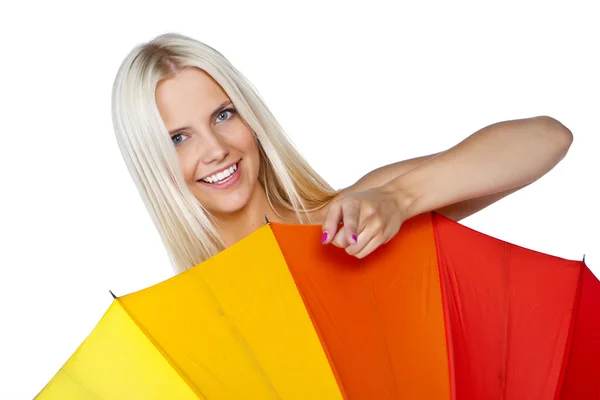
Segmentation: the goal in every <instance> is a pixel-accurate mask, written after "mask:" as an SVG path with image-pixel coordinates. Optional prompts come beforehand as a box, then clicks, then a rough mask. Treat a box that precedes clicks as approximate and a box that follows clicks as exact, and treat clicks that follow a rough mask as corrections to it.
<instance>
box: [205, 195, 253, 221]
mask: <svg viewBox="0 0 600 400" xmlns="http://www.w3.org/2000/svg"><path fill="white" fill-rule="evenodd" d="M240 194H241V193H240ZM215 200H217V201H218V198H216V196H215V197H213V198H211V201H210V203H212V204H210V205H208V204H207V205H206V206H205V208H206V209H207V210H208V211H209V212H210V213H211V214H213V215H215V216H217V217H218V216H222V215H227V214H236V213H238V212H240V211H242V210H243V209H244V208H245V207H246V206H247V205H248V203H249V201H250V199H249V197H248V196H237V195H236V194H230V195H229V196H227V198H225V199H223V201H218V202H216V203H215ZM205 204H206V203H205Z"/></svg>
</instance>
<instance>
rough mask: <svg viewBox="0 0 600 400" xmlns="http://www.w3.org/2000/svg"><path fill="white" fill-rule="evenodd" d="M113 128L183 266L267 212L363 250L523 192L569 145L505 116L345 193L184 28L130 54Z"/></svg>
mask: <svg viewBox="0 0 600 400" xmlns="http://www.w3.org/2000/svg"><path fill="white" fill-rule="evenodd" d="M113 122H114V128H115V132H116V135H117V140H118V143H119V145H120V148H121V151H122V154H123V156H124V158H125V161H126V163H127V165H128V167H129V169H130V172H131V174H132V176H133V178H134V180H135V181H136V183H137V185H138V188H139V190H140V193H141V195H142V197H143V198H144V200H145V202H146V204H147V207H148V209H149V211H150V214H151V215H152V217H153V219H154V221H155V223H156V225H157V227H158V230H159V232H160V234H161V236H162V238H163V241H164V243H165V245H166V247H167V249H168V252H169V254H170V256H171V259H172V262H173V264H174V267H175V270H176V271H177V272H181V271H183V270H185V269H188V268H190V267H192V266H194V265H196V264H198V263H200V262H201V261H203V260H205V259H207V258H208V257H211V256H212V255H214V254H216V253H217V252H219V251H221V250H223V249H224V248H226V247H228V246H230V245H232V244H233V243H235V242H237V241H238V240H240V239H242V238H243V237H245V236H247V235H248V234H250V233H251V232H253V231H254V230H255V229H257V228H258V227H260V226H261V225H263V224H264V221H265V216H266V217H267V218H268V219H269V220H270V221H275V222H281V223H316V224H322V227H323V235H322V238H321V240H322V242H323V244H333V245H335V246H338V247H341V248H345V250H346V252H347V253H348V254H350V255H353V256H355V257H359V258H362V257H365V256H367V255H368V254H370V253H372V252H373V251H374V250H375V249H376V248H377V247H379V246H380V245H382V244H383V243H386V242H387V241H388V240H390V239H391V238H392V237H393V236H394V235H396V233H397V232H398V231H399V229H400V226H401V225H402V223H403V221H405V220H406V219H409V218H411V217H413V216H416V215H418V214H421V213H424V212H428V211H437V212H439V213H441V214H443V215H445V216H447V217H449V218H452V219H454V220H460V219H462V218H464V217H466V216H469V215H471V214H473V213H475V212H477V211H479V210H481V209H483V208H485V207H486V206H488V205H490V204H492V203H494V202H496V201H498V200H499V199H501V198H503V197H505V196H507V195H508V194H510V193H513V192H515V191H517V190H519V189H521V188H523V187H525V186H527V185H528V184H530V183H532V182H534V181H535V180H537V179H538V178H540V177H541V176H543V175H544V174H546V173H547V172H548V171H550V170H551V169H552V168H553V167H554V166H555V165H556V164H557V163H558V162H559V161H560V160H561V159H562V158H563V157H564V156H565V155H566V153H567V151H568V149H569V147H570V145H571V142H572V140H573V138H572V134H571V132H570V131H569V130H568V129H567V128H566V127H565V126H563V125H562V124H561V123H560V122H558V121H556V120H555V119H553V118H550V117H545V116H542V117H534V118H527V119H521V120H514V121H505V122H500V123H496V124H493V125H490V126H487V127H485V128H483V129H481V130H479V131H477V132H475V133H474V134H472V135H470V136H469V137H467V138H466V139H465V140H464V141H462V142H461V143H459V144H457V145H456V146H454V147H452V148H450V149H448V150H446V151H444V152H441V153H437V154H432V155H427V156H423V157H418V158H414V159H410V160H405V161H400V162H398V163H395V164H391V165H387V166H384V167H381V168H379V169H376V170H374V171H371V172H369V173H368V174H366V175H365V176H363V177H362V178H360V179H359V180H358V181H356V183H355V184H353V185H352V186H350V187H347V188H344V189H342V190H339V191H337V190H334V189H333V188H332V187H330V186H329V185H328V184H327V182H325V181H324V180H323V179H322V178H321V177H320V176H319V175H318V174H317V173H316V172H315V171H314V170H313V169H312V168H311V167H310V166H309V165H308V164H307V163H306V161H305V160H304V159H303V158H302V157H301V156H300V154H299V153H298V152H297V151H296V149H295V148H294V147H293V146H292V145H291V143H290V142H289V141H288V139H287V138H286V136H285V134H284V132H283V130H282V128H281V127H280V126H279V124H278V123H277V121H276V120H275V118H274V117H273V116H272V114H271V113H270V112H269V110H268V109H267V107H266V106H265V104H264V103H263V101H262V100H261V98H260V97H259V95H258V93H257V92H256V90H255V89H254V88H253V87H252V86H251V84H250V83H249V82H248V81H247V80H246V79H245V78H244V77H243V76H242V74H241V73H240V72H239V71H237V70H236V69H235V68H234V67H233V66H232V65H231V64H230V63H229V62H228V61H227V60H226V59H225V58H224V57H223V56H222V55H221V54H220V53H219V52H217V51H216V50H214V49H212V48H211V47H209V46H207V45H205V44H202V43H200V42H198V41H195V40H193V39H190V38H188V37H185V36H182V35H178V34H165V35H161V36H159V37H157V38H155V39H154V40H152V41H150V42H149V43H147V44H144V45H140V46H138V47H136V48H135V49H134V50H133V51H132V52H131V53H130V54H129V55H128V56H127V58H126V59H125V60H124V62H123V64H122V66H121V68H120V69H119V72H118V75H117V77H116V80H115V84H114V89H113ZM315 240H317V239H315Z"/></svg>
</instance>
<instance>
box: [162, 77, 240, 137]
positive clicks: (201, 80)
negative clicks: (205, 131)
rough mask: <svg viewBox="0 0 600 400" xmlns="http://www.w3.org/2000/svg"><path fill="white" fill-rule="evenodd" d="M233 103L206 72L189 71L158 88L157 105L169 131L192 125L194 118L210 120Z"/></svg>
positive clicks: (170, 79)
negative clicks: (180, 126) (225, 104)
mask: <svg viewBox="0 0 600 400" xmlns="http://www.w3.org/2000/svg"><path fill="white" fill-rule="evenodd" d="M227 100H229V97H228V96H227V94H226V93H225V91H224V90H223V89H222V88H221V86H220V85H219V84H218V83H217V82H215V80H214V79H213V78H212V77H211V76H210V75H209V74H207V73H206V72H204V71H202V70H201V69H198V68H186V69H184V70H182V71H179V72H178V73H177V74H176V75H175V76H174V77H172V78H169V79H167V80H165V81H163V82H161V83H159V84H158V86H157V87H156V106H157V107H158V111H159V112H160V115H161V117H162V119H163V121H164V123H165V125H167V128H169V129H170V128H171V126H170V125H173V124H180V123H188V122H189V121H190V118H191V117H192V116H193V117H196V118H197V117H200V118H202V117H208V116H210V114H211V113H212V112H213V111H215V109H216V108H217V107H219V105H220V104H222V103H223V102H224V101H227Z"/></svg>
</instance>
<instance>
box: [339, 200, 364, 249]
mask: <svg viewBox="0 0 600 400" xmlns="http://www.w3.org/2000/svg"><path fill="white" fill-rule="evenodd" d="M359 218H360V202H359V201H345V202H343V203H342V221H343V223H344V228H345V229H344V230H345V232H344V242H345V243H346V244H347V245H348V246H350V245H352V244H356V243H357V241H358V236H357V235H358V220H359Z"/></svg>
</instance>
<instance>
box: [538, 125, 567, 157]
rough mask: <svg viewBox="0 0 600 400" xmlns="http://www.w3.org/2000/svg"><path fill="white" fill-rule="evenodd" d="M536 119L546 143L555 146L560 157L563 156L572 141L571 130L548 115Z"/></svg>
mask: <svg viewBox="0 0 600 400" xmlns="http://www.w3.org/2000/svg"><path fill="white" fill-rule="evenodd" d="M536 119H537V120H539V122H540V126H541V131H542V132H543V134H544V136H545V140H546V141H547V143H548V144H550V145H552V146H553V147H555V148H556V150H557V151H558V152H559V153H560V154H561V158H562V157H564V156H565V155H566V154H567V152H568V151H569V148H570V147H571V144H572V143H573V133H572V132H571V130H570V129H569V128H567V127H566V126H565V125H563V124H562V123H561V122H560V121H558V120H557V119H555V118H552V117H549V116H545V115H544V116H540V117H537V118H536Z"/></svg>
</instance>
